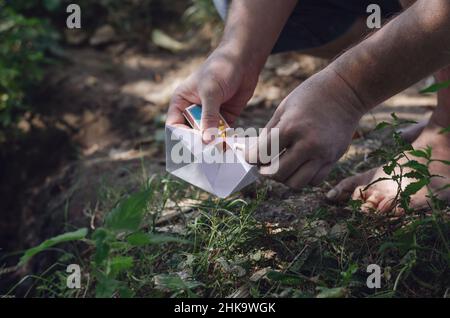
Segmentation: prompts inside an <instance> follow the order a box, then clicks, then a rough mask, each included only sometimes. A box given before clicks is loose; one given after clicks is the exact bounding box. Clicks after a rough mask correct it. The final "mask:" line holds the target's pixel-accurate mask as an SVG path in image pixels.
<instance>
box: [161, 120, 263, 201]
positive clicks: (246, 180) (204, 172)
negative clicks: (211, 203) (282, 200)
mask: <svg viewBox="0 0 450 318" xmlns="http://www.w3.org/2000/svg"><path fill="white" fill-rule="evenodd" d="M255 141H256V138H253V137H249V138H244V137H236V136H234V137H225V138H218V139H217V140H216V141H215V142H213V143H211V144H208V145H205V144H203V142H202V137H201V134H200V132H199V131H196V130H194V129H186V128H180V127H175V126H170V125H167V126H166V170H167V171H168V172H169V173H171V174H173V175H175V176H177V177H179V178H181V179H183V180H185V181H187V182H189V183H191V184H193V185H194V186H196V187H199V188H201V189H203V190H205V191H207V192H209V193H212V194H214V195H216V196H218V197H220V198H226V197H228V196H229V195H230V194H232V193H234V192H236V191H239V190H241V189H242V188H244V187H246V186H247V185H249V184H251V183H253V182H254V181H256V180H257V179H258V172H257V169H256V167H254V166H252V165H250V164H248V163H247V162H246V161H245V158H244V153H243V150H242V147H237V146H236V145H241V144H244V143H245V142H247V143H248V144H252V142H255ZM223 143H226V145H227V148H226V149H227V150H226V151H225V152H223V151H219V149H222V147H217V145H219V144H220V145H222V144H223Z"/></svg>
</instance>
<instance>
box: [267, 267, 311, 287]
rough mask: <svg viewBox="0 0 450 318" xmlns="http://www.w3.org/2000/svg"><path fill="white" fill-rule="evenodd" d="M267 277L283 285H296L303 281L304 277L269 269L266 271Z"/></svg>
mask: <svg viewBox="0 0 450 318" xmlns="http://www.w3.org/2000/svg"><path fill="white" fill-rule="evenodd" d="M267 278H269V279H270V280H273V281H277V282H280V283H282V284H283V285H288V286H298V285H300V284H302V283H303V282H304V279H303V278H301V277H300V276H297V275H293V274H285V273H281V272H276V271H270V272H268V273H267Z"/></svg>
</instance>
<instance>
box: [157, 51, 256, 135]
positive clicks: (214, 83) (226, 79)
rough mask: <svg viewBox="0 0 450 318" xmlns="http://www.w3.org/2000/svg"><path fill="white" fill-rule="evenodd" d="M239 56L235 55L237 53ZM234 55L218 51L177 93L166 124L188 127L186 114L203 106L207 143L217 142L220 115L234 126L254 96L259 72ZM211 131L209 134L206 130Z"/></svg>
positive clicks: (202, 121)
mask: <svg viewBox="0 0 450 318" xmlns="http://www.w3.org/2000/svg"><path fill="white" fill-rule="evenodd" d="M234 55H235V54H234ZM234 55H233V53H232V52H227V51H226V50H222V49H220V48H219V49H216V51H214V52H213V53H212V54H211V55H210V56H209V58H208V59H207V60H206V61H205V62H204V63H203V65H202V66H200V68H199V69H198V70H197V71H195V72H194V73H193V74H192V75H191V76H190V77H189V78H188V79H187V80H185V81H184V82H183V83H182V84H181V85H180V86H179V87H178V88H177V89H176V90H175V93H174V95H173V97H172V100H171V102H170V105H169V111H168V115H167V121H166V124H168V125H184V124H185V119H184V116H183V111H184V109H185V108H187V107H189V106H190V105H192V104H201V105H202V119H201V127H202V131H203V132H204V133H203V140H204V141H205V142H210V141H212V140H213V139H214V136H213V135H211V133H210V131H211V129H210V128H217V127H218V124H219V112H220V114H222V115H223V117H224V118H225V120H226V121H227V122H228V123H229V124H230V125H232V124H233V122H234V121H235V120H236V118H237V117H238V116H239V115H240V113H241V112H242V110H243V108H244V107H245V106H246V104H247V102H248V101H249V100H250V98H251V97H252V95H253V92H254V90H255V87H256V84H257V82H258V75H259V70H255V68H254V67H252V66H251V65H250V66H249V65H245V63H243V61H241V60H240V59H239V57H236V56H234ZM207 129H209V130H208V131H206V130H207Z"/></svg>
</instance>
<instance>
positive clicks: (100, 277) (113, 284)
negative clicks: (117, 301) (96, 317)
mask: <svg viewBox="0 0 450 318" xmlns="http://www.w3.org/2000/svg"><path fill="white" fill-rule="evenodd" d="M96 277H97V284H96V286H95V297H97V298H111V297H112V296H113V295H114V292H115V291H116V290H117V289H118V288H119V287H120V286H121V283H120V282H119V281H117V280H115V279H113V278H111V277H108V276H106V275H104V274H103V273H100V272H99V273H97V275H96Z"/></svg>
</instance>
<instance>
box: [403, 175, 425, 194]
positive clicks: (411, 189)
mask: <svg viewBox="0 0 450 318" xmlns="http://www.w3.org/2000/svg"><path fill="white" fill-rule="evenodd" d="M429 183H430V180H429V179H422V180H419V181H417V182H413V183H410V184H408V185H407V186H406V188H405V190H404V191H403V192H402V197H409V196H411V195H413V194H416V193H417V192H419V191H420V189H422V188H423V187H425V186H426V185H428V184H429Z"/></svg>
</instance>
